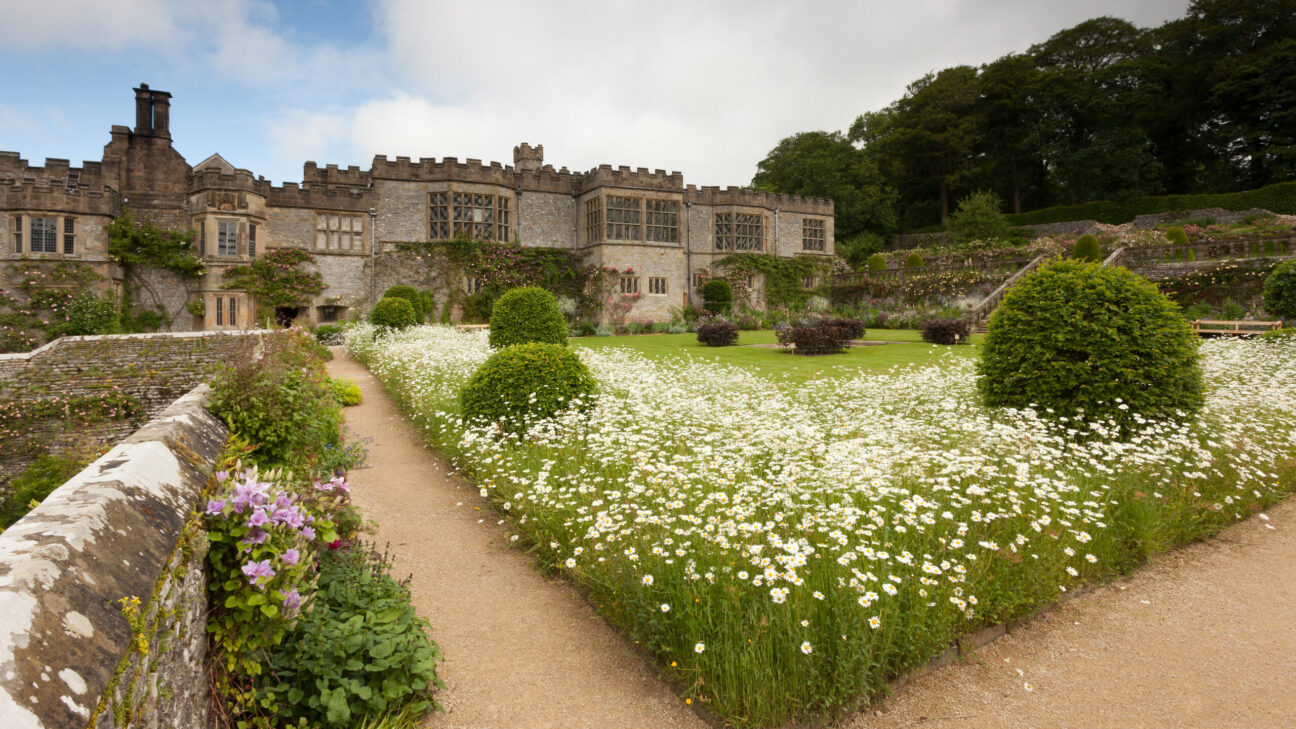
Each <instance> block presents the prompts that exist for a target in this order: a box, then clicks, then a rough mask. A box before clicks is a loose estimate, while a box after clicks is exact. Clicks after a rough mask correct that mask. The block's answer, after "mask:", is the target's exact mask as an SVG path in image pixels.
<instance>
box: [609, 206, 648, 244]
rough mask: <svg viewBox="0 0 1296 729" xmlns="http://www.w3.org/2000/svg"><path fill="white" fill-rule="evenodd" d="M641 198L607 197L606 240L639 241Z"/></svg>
mask: <svg viewBox="0 0 1296 729" xmlns="http://www.w3.org/2000/svg"><path fill="white" fill-rule="evenodd" d="M641 202H642V199H641V198H637V197H620V196H618V195H608V196H607V203H606V206H605V207H606V209H607V239H608V240H639V239H640V236H639V221H640V215H641V211H640V207H641Z"/></svg>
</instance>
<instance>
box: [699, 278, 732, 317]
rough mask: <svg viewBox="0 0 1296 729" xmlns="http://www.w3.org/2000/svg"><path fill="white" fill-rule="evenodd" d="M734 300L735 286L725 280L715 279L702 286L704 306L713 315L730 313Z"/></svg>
mask: <svg viewBox="0 0 1296 729" xmlns="http://www.w3.org/2000/svg"><path fill="white" fill-rule="evenodd" d="M733 298H734V293H733V285H732V284H730V283H729V282H728V281H726V280H725V279H723V278H713V279H710V280H709V281H707V282H706V283H704V284H702V306H703V307H705V308H706V310H707V311H709V312H711V313H712V314H724V313H726V312H728V311H729V306H730V305H731V304H733Z"/></svg>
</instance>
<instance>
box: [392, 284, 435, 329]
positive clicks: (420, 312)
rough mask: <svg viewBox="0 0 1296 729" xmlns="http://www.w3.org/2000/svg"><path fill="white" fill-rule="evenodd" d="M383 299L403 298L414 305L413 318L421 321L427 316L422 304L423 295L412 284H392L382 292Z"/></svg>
mask: <svg viewBox="0 0 1296 729" xmlns="http://www.w3.org/2000/svg"><path fill="white" fill-rule="evenodd" d="M383 298H384V299H405V300H406V301H408V302H410V306H412V307H414V319H415V320H416V321H418V322H423V321H424V320H425V319H426V318H427V309H426V308H425V307H424V306H423V297H422V296H421V295H420V294H419V291H418V289H416V288H414V287H413V286H392V287H391V288H389V289H387V292H386V293H384V294H383Z"/></svg>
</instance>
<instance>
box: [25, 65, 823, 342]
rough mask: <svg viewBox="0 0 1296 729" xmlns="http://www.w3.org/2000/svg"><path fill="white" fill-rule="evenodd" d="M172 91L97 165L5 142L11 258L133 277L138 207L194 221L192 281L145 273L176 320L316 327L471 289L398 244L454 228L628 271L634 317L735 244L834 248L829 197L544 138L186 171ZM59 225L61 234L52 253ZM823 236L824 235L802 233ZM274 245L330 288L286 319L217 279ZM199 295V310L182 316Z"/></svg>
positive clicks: (188, 223)
mask: <svg viewBox="0 0 1296 729" xmlns="http://www.w3.org/2000/svg"><path fill="white" fill-rule="evenodd" d="M170 99H171V95H170V94H169V93H167V92H164V91H157V90H154V89H150V88H149V87H148V85H147V84H141V86H140V88H138V89H136V90H135V102H136V124H135V127H134V128H133V129H132V128H127V127H125V126H113V127H112V132H111V140H110V141H109V143H108V144H107V145H106V146H105V147H104V156H103V159H102V161H100V162H85V163H84V164H83V165H82V167H79V168H75V167H71V166H70V165H69V163H68V162H67V160H57V159H50V160H46V163H45V166H44V167H33V166H31V165H29V164H28V163H27V162H26V161H25V160H22V159H20V158H19V156H18V155H17V153H14V152H0V225H2V226H3V227H2V228H0V261H9V262H18V261H24V260H31V259H37V260H41V261H45V260H49V261H58V260H75V261H79V262H82V263H86V264H89V265H90V266H91V267H92V268H93V269H94V270H95V271H96V272H97V273H99V274H100V275H101V276H102V277H103V279H104V280H103V282H101V283H100V284H98V285H99V286H100V287H101V288H104V289H108V288H109V287H113V288H115V289H120V287H121V279H122V272H121V270H120V267H119V266H117V265H116V264H114V263H113V262H112V261H111V260H109V258H108V255H107V235H106V232H105V229H106V226H107V225H108V223H109V222H110V221H111V220H112V217H113V216H115V215H118V214H120V213H121V212H122V210H123V209H125V208H130V209H131V210H133V211H135V213H136V214H138V215H139V216H141V217H144V218H148V219H150V220H153V221H154V222H156V223H158V224H159V225H161V226H163V227H167V228H172V229H178V230H194V231H196V232H197V241H198V245H199V249H200V252H201V255H202V258H203V260H204V262H205V263H206V264H207V268H208V274H207V275H206V276H204V277H202V278H201V279H200V280H198V281H185V280H183V279H180V278H178V277H166V276H151V275H150V277H147V278H146V283H147V284H148V285H147V286H145V287H144V289H145V293H144V294H142V295H141V298H142V299H146V302H145V303H148V304H150V305H152V304H156V305H157V306H160V307H161V308H162V309H163V310H164V311H166V312H167V314H168V316H169V317H170V321H171V326H172V328H173V329H179V330H185V329H238V328H245V327H248V326H251V325H252V324H253V322H258V321H263V320H265V319H266V318H267V317H269V316H271V315H274V314H276V313H277V314H278V315H279V316H280V317H296V318H297V319H298V320H299V321H303V322H305V323H311V324H314V323H319V322H321V321H328V320H332V319H334V318H340V317H341V316H345V315H346V314H347V313H348V312H351V311H355V310H362V309H365V308H368V307H369V306H371V305H372V303H373V302H374V301H375V298H376V296H379V295H381V294H382V292H383V291H385V290H386V287H387V286H390V285H393V284H397V283H400V284H409V285H414V286H419V287H421V288H431V289H433V291H434V292H436V293H437V294H438V297H437V298H438V300H439V301H442V302H444V301H445V300H446V298H447V297H446V296H445V294H446V293H447V292H448V289H450V288H453V287H464V286H466V285H467V283H468V282H467V281H438V280H433V278H432V277H433V274H431V273H430V272H428V271H427V270H426V267H424V270H423V271H419V270H418V266H416V265H410V261H409V260H407V259H408V256H407V255H405V254H403V253H401V252H398V251H397V250H396V249H397V246H396V244H398V243H410V242H419V241H428V240H441V239H445V238H451V237H454V236H455V235H456V234H459V233H467V234H469V235H470V236H472V237H473V238H477V239H489V240H496V241H501V242H516V243H519V244H521V245H523V246H543V247H552V248H563V249H569V250H573V251H578V252H580V253H582V255H583V257H584V258H585V259H586V260H587V261H588V262H589V263H593V264H596V265H602V266H614V267H616V268H617V269H618V270H621V271H625V270H626V269H629V270H630V271H631V272H627V273H626V276H627V277H628V278H636V277H637V278H638V279H639V280H638V282H637V284H636V282H634V281H627V282H626V283H625V284H624V286H625V287H627V291H628V292H629V293H630V294H631V295H632V294H633V287H634V286H636V285H638V287H639V290H638V291H639V294H640V296H639V297H638V299H637V300H635V301H634V303H633V306H632V307H631V308H630V310H629V311H628V312H627V315H626V319H627V320H628V321H636V320H637V321H662V320H665V319H667V318H668V317H669V316H670V314H671V311H672V310H675V309H678V308H680V307H682V306H683V305H684V304H685V303H686V302H689V301H693V300H694V299H695V298H696V290H695V286H694V282H695V279H696V275H697V274H699V273H704V272H709V271H710V270H711V269H713V268H714V267H715V263H716V261H717V260H719V259H721V258H723V257H724V256H726V255H729V254H730V253H733V252H738V251H751V252H761V253H769V254H773V255H776V256H784V257H786V256H796V255H816V256H832V255H833V204H832V202H831V201H828V200H822V199H815V198H805V197H799V196H788V195H775V194H772V193H766V192H762V191H757V190H750V189H743V188H734V187H729V188H724V189H721V188H718V187H703V188H698V187H696V186H693V185H687V186H686V185H685V184H684V180H683V176H682V175H681V174H680V173H678V172H670V173H667V172H665V171H663V170H655V171H649V170H647V169H644V168H638V169H633V170H632V169H631V168H629V167H618V168H614V167H612V166H611V165H600V166H599V167H597V168H595V169H592V170H590V171H588V172H585V173H580V172H571V171H568V169H567V168H565V167H563V168H560V169H555V168H554V167H553V166H552V165H547V164H545V163H544V148H543V146H539V145H537V146H535V147H532V146H531V145H529V144H526V143H523V144H521V145H519V146H517V147H515V148H514V150H513V162H514V164H513V165H502V164H500V163H498V162H490V163H483V162H482V161H480V160H475V159H468V160H464V161H459V160H458V159H456V158H453V157H447V158H444V159H441V160H437V159H427V158H424V159H419V160H411V159H410V158H408V157H397V158H396V159H395V160H392V159H389V158H387V157H382V156H378V157H375V158H374V160H373V163H372V164H371V165H370V167H369V169H368V170H362V169H360V168H358V167H348V168H346V169H340V168H338V167H337V166H336V165H326V166H325V167H323V168H321V167H320V166H318V165H317V164H316V163H314V162H307V163H306V164H305V166H304V168H303V172H302V182H301V183H294V182H288V183H284V184H283V185H282V186H274V185H271V184H270V183H269V182H268V181H267V180H266V179H265V178H263V177H258V176H254V175H253V174H252V173H251V172H249V171H247V170H240V169H236V168H234V167H233V166H232V165H230V164H229V163H228V162H226V161H225V160H224V159H223V158H221V156H220V155H212V156H211V157H209V158H208V159H206V160H204V161H202V162H200V163H199V164H197V165H196V166H193V167H190V166H189V165H188V163H186V162H185V160H184V158H183V157H181V156H180V154H179V153H178V152H176V151H175V149H174V148H173V147H172V138H171V131H170ZM33 221H35V222H33ZM51 221H52V222H51ZM68 221H70V222H68ZM807 221H811V222H807ZM33 225H35V226H36V227H35V230H34V229H33ZM51 226H52V227H55V228H57V235H56V240H55V243H54V246H53V248H54V250H53V251H47V250H46V249H47V248H49V247H50V246H49V243H48V241H47V240H46V239H45V236H48V233H47V231H48V230H49V229H50V228H51ZM64 226H70V227H68V228H67V231H68V235H69V236H71V238H70V239H69V241H67V242H66V244H65V241H64V239H63V234H64ZM820 229H822V230H823V236H822V238H818V237H815V236H812V237H811V238H810V239H806V238H805V231H807V230H820ZM33 244H35V246H36V248H37V249H38V250H33ZM272 248H304V249H307V250H310V251H311V252H312V253H313V254H314V255H315V257H316V259H317V263H316V265H317V267H318V269H319V271H320V273H321V274H322V276H323V279H324V282H325V284H326V287H327V288H326V289H325V290H324V291H323V292H322V293H321V294H320V295H319V296H318V297H316V298H315V299H314V300H313V301H311V302H309V303H308V305H306V306H303V307H298V308H296V309H293V310H287V311H281V312H265V311H258V310H256V308H255V303H254V302H253V301H251V300H249V298H248V297H247V296H246V295H245V294H244V293H243V292H240V291H231V290H228V289H225V288H224V281H223V280H222V275H221V272H222V270H223V267H224V266H227V265H230V264H237V263H246V262H248V261H250V260H252V259H253V258H255V257H256V256H259V255H262V254H264V253H265V251H266V250H267V249H272ZM650 279H651V281H650ZM650 288H651V290H650ZM618 293H619V292H618ZM197 301H202V302H203V314H202V315H191V314H189V313H188V312H189V309H190V308H191V307H192V308H196V302H197ZM186 302H194V303H193V304H191V306H190V307H187V306H186ZM231 302H232V304H233V309H234V312H235V315H234V318H233V320H231V317H230V314H229V312H230V307H231ZM218 304H219V307H218ZM218 312H219V314H218ZM218 316H219V320H218V318H217V317H218Z"/></svg>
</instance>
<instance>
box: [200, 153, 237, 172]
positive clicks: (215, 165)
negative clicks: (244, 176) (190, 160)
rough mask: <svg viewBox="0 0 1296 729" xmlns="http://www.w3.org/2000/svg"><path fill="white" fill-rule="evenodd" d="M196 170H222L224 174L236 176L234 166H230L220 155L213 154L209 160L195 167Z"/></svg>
mask: <svg viewBox="0 0 1296 729" xmlns="http://www.w3.org/2000/svg"><path fill="white" fill-rule="evenodd" d="M194 169H195V170H220V171H221V172H223V173H229V174H234V165H232V164H230V163H229V162H228V161H226V159H225V158H224V157H222V156H220V155H219V154H213V155H212V156H210V157H208V158H207V159H205V160H203V161H202V162H199V163H198V164H196V165H194Z"/></svg>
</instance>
